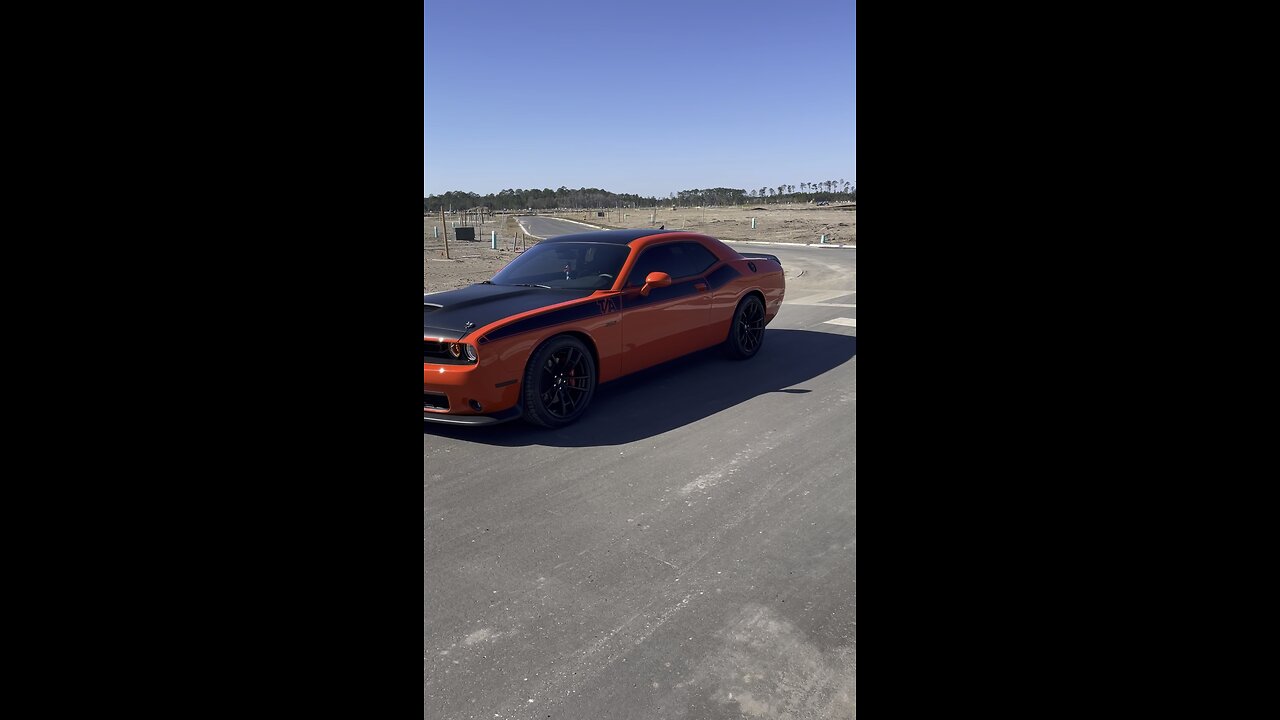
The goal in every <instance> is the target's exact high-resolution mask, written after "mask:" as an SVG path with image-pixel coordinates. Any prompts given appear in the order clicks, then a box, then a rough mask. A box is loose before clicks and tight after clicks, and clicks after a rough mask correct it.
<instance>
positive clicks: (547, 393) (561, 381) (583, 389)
mask: <svg viewBox="0 0 1280 720" xmlns="http://www.w3.org/2000/svg"><path fill="white" fill-rule="evenodd" d="M523 388H524V417H525V419H526V420H528V421H529V422H531V423H533V424H535V425H541V426H543V427H550V428H556V427H563V426H565V425H568V424H569V423H571V422H573V421H574V420H577V419H578V418H579V417H581V416H582V413H583V412H585V411H586V409H587V405H589V404H590V403H591V398H592V396H593V395H595V391H596V366H595V362H594V361H593V360H592V359H591V351H590V350H588V349H587V346H586V345H584V344H583V343H582V341H581V340H579V339H577V338H575V337H573V336H571V335H557V336H556V337H553V338H551V339H550V340H548V341H546V342H544V343H543V344H542V345H540V346H539V347H538V349H537V350H535V351H534V353H533V356H532V357H531V358H530V359H529V366H528V367H526V368H525V371H524V386H523Z"/></svg>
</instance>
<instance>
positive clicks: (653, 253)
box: [627, 242, 717, 287]
mask: <svg viewBox="0 0 1280 720" xmlns="http://www.w3.org/2000/svg"><path fill="white" fill-rule="evenodd" d="M716 260H717V258H716V256H715V255H714V254H712V252H711V251H710V250H708V249H706V248H704V247H702V245H701V244H699V243H694V242H680V243H670V244H667V245H658V246H657V247H651V248H648V249H646V250H645V251H644V252H643V253H641V255H640V258H639V259H638V260H636V265H635V267H634V268H632V269H631V274H630V275H628V276H627V286H628V287H631V286H636V287H638V286H640V285H644V279H645V278H646V277H648V275H649V273H651V272H664V273H666V274H668V275H670V276H671V279H672V280H678V279H680V278H686V277H690V276H693V275H700V274H702V273H703V272H705V271H706V270H707V269H708V268H710V267H711V266H712V265H715V264H716Z"/></svg>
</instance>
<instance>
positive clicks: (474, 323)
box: [422, 284, 595, 340]
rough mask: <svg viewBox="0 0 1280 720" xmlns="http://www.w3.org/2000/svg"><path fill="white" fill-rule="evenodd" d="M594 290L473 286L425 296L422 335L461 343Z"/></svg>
mask: <svg viewBox="0 0 1280 720" xmlns="http://www.w3.org/2000/svg"><path fill="white" fill-rule="evenodd" d="M593 292H595V291H594V290H561V289H555V290H548V289H546V288H540V287H514V286H511V285H484V284H478V285H471V286H469V287H464V288H461V289H458V290H447V291H445V292H438V293H427V294H424V295H423V296H422V303H423V308H422V334H423V336H425V337H438V338H444V339H445V340H457V339H459V338H461V337H462V336H463V335H466V334H467V333H469V332H471V331H472V330H476V329H479V328H482V327H484V326H485V325H488V324H489V323H491V322H494V321H495V320H501V319H502V318H505V317H510V316H512V315H517V314H519V313H522V312H528V311H530V310H537V309H538V308H541V307H546V306H548V305H556V304H559V303H562V302H567V301H569V300H574V299H576V298H584V297H587V296H588V295H590V294H591V293H593Z"/></svg>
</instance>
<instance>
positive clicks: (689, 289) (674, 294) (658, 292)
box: [622, 278, 703, 310]
mask: <svg viewBox="0 0 1280 720" xmlns="http://www.w3.org/2000/svg"><path fill="white" fill-rule="evenodd" d="M699 282H703V280H702V278H697V279H694V280H685V281H683V282H679V283H672V284H671V285H668V286H666V287H660V288H653V289H652V290H650V291H649V297H645V296H643V295H640V294H639V293H637V294H635V295H626V296H624V297H623V300H622V308H623V309H624V310H625V309H627V308H633V307H640V306H642V305H649V304H651V303H656V302H667V301H668V300H675V299H677V298H682V297H685V296H687V295H693V294H694V293H696V292H698V290H697V288H695V287H694V283H699Z"/></svg>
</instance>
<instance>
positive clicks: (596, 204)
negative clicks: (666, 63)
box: [422, 180, 858, 214]
mask: <svg viewBox="0 0 1280 720" xmlns="http://www.w3.org/2000/svg"><path fill="white" fill-rule="evenodd" d="M857 199H858V191H857V188H856V187H855V184H854V183H851V182H846V181H845V180H824V181H821V182H802V183H800V192H798V193H797V192H796V186H795V185H778V186H777V187H776V188H772V187H762V188H753V189H751V190H743V189H741V188H708V189H705V190H704V189H699V188H694V189H692V190H681V191H679V192H673V193H668V194H667V197H665V198H658V197H644V196H641V195H634V194H631V193H613V192H609V191H608V190H601V189H600V188H578V189H577V190H572V189H570V188H567V187H564V186H561V187H559V188H557V189H555V190H552V189H551V188H543V189H541V190H538V189H529V190H526V189H523V188H516V189H510V190H503V191H501V192H498V193H490V194H488V195H478V194H476V193H473V192H466V191H462V190H451V191H449V192H446V193H443V194H440V195H428V196H426V197H425V198H423V200H422V209H423V213H424V214H428V213H433V212H440V210H442V209H444V210H448V209H453V210H470V209H475V208H481V207H484V208H488V209H489V210H493V211H499V210H516V211H519V210H555V209H560V208H611V207H618V206H622V207H624V208H635V207H654V206H656V205H659V204H665V203H670V204H676V205H685V206H691V205H746V204H750V203H754V202H768V201H773V202H811V201H822V200H826V201H832V200H835V201H842V200H852V201H855V202H856V201H857Z"/></svg>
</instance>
